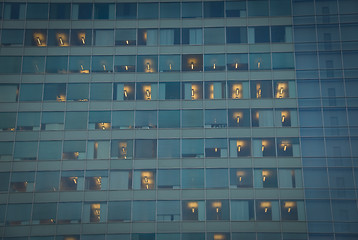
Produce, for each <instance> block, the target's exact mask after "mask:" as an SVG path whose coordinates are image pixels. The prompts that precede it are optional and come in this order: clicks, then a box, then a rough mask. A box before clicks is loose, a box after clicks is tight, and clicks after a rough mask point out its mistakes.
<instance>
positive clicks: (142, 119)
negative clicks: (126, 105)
mask: <svg viewBox="0 0 358 240" xmlns="http://www.w3.org/2000/svg"><path fill="white" fill-rule="evenodd" d="M135 114H136V116H135V127H136V128H143V129H150V128H157V111H136V112H135Z"/></svg>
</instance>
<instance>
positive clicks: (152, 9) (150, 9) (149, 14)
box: [138, 3, 159, 19]
mask: <svg viewBox="0 0 358 240" xmlns="http://www.w3.org/2000/svg"><path fill="white" fill-rule="evenodd" d="M158 5H159V4H158V3H138V18H139V19H157V18H158V16H159V9H158V8H159V6H158Z"/></svg>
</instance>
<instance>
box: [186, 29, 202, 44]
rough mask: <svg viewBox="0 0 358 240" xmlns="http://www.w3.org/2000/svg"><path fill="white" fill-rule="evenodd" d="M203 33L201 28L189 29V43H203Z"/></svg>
mask: <svg viewBox="0 0 358 240" xmlns="http://www.w3.org/2000/svg"><path fill="white" fill-rule="evenodd" d="M202 39H203V33H202V30H201V29H189V45H200V44H202Z"/></svg>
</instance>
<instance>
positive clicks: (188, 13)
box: [182, 2, 203, 18]
mask: <svg viewBox="0 0 358 240" xmlns="http://www.w3.org/2000/svg"><path fill="white" fill-rule="evenodd" d="M202 16H203V13H202V3H201V2H183V3H182V17H183V18H201V17H202Z"/></svg>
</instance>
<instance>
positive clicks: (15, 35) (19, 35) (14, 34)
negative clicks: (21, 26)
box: [1, 29, 24, 46]
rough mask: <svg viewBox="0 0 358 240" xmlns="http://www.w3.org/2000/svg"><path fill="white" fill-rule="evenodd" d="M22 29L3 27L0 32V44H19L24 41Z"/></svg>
mask: <svg viewBox="0 0 358 240" xmlns="http://www.w3.org/2000/svg"><path fill="white" fill-rule="evenodd" d="M23 36H24V30H17V29H16V30H15V29H3V30H2V34H1V45H2V46H21V45H22V44H23V41H24V38H23Z"/></svg>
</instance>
